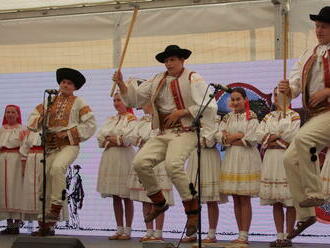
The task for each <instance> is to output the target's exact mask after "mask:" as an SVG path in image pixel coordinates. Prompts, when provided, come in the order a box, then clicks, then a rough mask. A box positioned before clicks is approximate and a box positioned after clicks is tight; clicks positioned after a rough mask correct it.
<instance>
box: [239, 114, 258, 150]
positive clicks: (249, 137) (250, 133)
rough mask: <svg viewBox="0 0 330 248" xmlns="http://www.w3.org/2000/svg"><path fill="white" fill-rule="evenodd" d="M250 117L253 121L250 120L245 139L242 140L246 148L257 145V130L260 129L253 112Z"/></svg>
mask: <svg viewBox="0 0 330 248" xmlns="http://www.w3.org/2000/svg"><path fill="white" fill-rule="evenodd" d="M250 116H251V119H250V120H248V123H247V127H246V131H245V134H244V137H243V138H242V139H241V140H242V142H243V144H244V146H255V145H256V144H257V134H256V130H257V129H258V126H259V121H258V119H257V115H256V114H255V113H254V112H253V111H251V113H250Z"/></svg>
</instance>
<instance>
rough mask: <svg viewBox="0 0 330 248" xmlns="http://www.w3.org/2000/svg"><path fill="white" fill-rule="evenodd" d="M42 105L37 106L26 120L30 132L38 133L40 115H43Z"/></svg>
mask: <svg viewBox="0 0 330 248" xmlns="http://www.w3.org/2000/svg"><path fill="white" fill-rule="evenodd" d="M43 109H44V108H43V105H42V104H39V105H38V106H36V107H35V109H34V110H33V111H32V113H31V114H30V116H29V118H28V129H30V130H32V131H35V132H36V131H39V130H40V129H41V122H42V115H43V111H44V110H43Z"/></svg>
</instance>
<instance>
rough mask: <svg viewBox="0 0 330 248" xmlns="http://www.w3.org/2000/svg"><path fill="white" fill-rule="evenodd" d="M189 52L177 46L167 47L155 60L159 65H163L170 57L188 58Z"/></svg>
mask: <svg viewBox="0 0 330 248" xmlns="http://www.w3.org/2000/svg"><path fill="white" fill-rule="evenodd" d="M190 54H191V51H190V50H188V49H183V48H180V47H179V46H177V45H169V46H167V47H166V48H165V51H164V52H161V53H158V54H157V55H156V59H157V60H158V61H159V62H160V63H164V60H165V59H167V58H168V57H171V56H178V57H179V58H184V59H187V58H189V56H190Z"/></svg>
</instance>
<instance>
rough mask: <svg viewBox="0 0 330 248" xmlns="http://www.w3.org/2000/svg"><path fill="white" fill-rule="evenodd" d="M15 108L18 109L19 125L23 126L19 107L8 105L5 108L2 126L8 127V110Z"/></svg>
mask: <svg viewBox="0 0 330 248" xmlns="http://www.w3.org/2000/svg"><path fill="white" fill-rule="evenodd" d="M10 107H13V108H15V109H16V111H17V114H18V117H17V123H19V124H22V115H21V109H20V107H18V106H17V105H13V104H10V105H7V106H6V108H5V113H4V114H3V119H2V125H8V121H7V120H6V111H7V109H8V108H10Z"/></svg>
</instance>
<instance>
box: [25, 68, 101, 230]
mask: <svg viewBox="0 0 330 248" xmlns="http://www.w3.org/2000/svg"><path fill="white" fill-rule="evenodd" d="M56 78H57V82H58V84H59V88H60V89H59V94H58V95H56V96H55V97H54V98H53V102H52V104H51V106H50V108H49V109H48V117H47V119H48V121H47V123H46V125H47V130H48V132H47V135H46V152H47V157H46V162H47V163H46V165H47V191H46V193H47V195H46V223H45V224H43V223H42V222H41V221H40V222H39V230H38V231H37V232H34V233H32V235H33V236H47V235H52V232H51V229H52V227H53V226H54V225H55V223H56V221H58V220H59V216H60V212H61V209H62V205H63V201H64V200H65V196H66V177H65V173H66V171H67V168H68V167H69V166H70V164H72V163H73V161H74V160H75V159H76V158H77V156H78V153H79V143H80V142H83V141H85V140H87V139H89V138H90V137H91V136H92V135H93V134H94V133H95V131H96V122H95V118H94V114H93V112H92V111H91V109H90V107H89V106H88V105H87V104H86V102H85V101H84V100H83V99H82V98H81V97H78V96H74V95H73V93H74V91H75V90H79V89H80V88H81V87H82V86H83V85H84V84H85V82H86V79H85V77H84V76H83V75H82V74H81V73H80V72H79V71H77V70H74V69H71V68H60V69H58V70H57V71H56ZM45 112H46V111H45V108H44V106H43V105H42V104H39V105H38V106H37V107H36V108H35V109H34V111H33V112H32V114H31V115H30V117H29V120H28V128H29V129H31V130H33V131H39V130H40V129H41V128H42V123H43V119H44V115H45ZM41 193H42V192H41Z"/></svg>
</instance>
